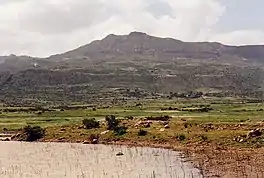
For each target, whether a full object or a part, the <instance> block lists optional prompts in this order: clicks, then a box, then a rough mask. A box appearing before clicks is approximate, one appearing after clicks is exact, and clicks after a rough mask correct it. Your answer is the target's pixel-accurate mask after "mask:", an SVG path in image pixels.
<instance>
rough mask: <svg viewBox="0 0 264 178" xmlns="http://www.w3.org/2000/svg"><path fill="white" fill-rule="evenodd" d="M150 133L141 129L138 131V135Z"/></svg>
mask: <svg viewBox="0 0 264 178" xmlns="http://www.w3.org/2000/svg"><path fill="white" fill-rule="evenodd" d="M147 134H148V131H146V130H142V129H140V130H139V131H138V136H146V135H147Z"/></svg>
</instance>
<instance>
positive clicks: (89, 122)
mask: <svg viewBox="0 0 264 178" xmlns="http://www.w3.org/2000/svg"><path fill="white" fill-rule="evenodd" d="M82 123H83V125H84V126H85V128H86V129H93V128H99V127H100V124H99V121H97V120H95V118H92V119H84V120H83V121H82Z"/></svg>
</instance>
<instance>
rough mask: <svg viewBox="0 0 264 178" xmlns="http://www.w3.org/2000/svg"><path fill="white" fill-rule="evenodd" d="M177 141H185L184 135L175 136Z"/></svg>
mask: <svg viewBox="0 0 264 178" xmlns="http://www.w3.org/2000/svg"><path fill="white" fill-rule="evenodd" d="M177 139H178V140H179V141H184V140H185V139H186V136H185V135H184V134H179V135H177Z"/></svg>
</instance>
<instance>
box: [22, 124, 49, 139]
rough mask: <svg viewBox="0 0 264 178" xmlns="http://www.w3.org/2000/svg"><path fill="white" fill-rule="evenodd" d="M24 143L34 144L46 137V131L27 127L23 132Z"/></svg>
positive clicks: (35, 127)
mask: <svg viewBox="0 0 264 178" xmlns="http://www.w3.org/2000/svg"><path fill="white" fill-rule="evenodd" d="M22 135H23V138H22V140H23V141H28V142H33V141H36V140H38V139H40V138H42V137H43V136H44V135H45V129H43V128H41V127H39V126H33V127H32V126H26V127H24V128H23V130H22Z"/></svg>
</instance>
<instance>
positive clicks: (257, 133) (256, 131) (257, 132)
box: [247, 128, 262, 138]
mask: <svg viewBox="0 0 264 178" xmlns="http://www.w3.org/2000/svg"><path fill="white" fill-rule="evenodd" d="M261 134H262V130H261V129H259V128H257V129H254V130H251V131H249V132H248V134H247V138H252V137H259V136H261Z"/></svg>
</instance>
